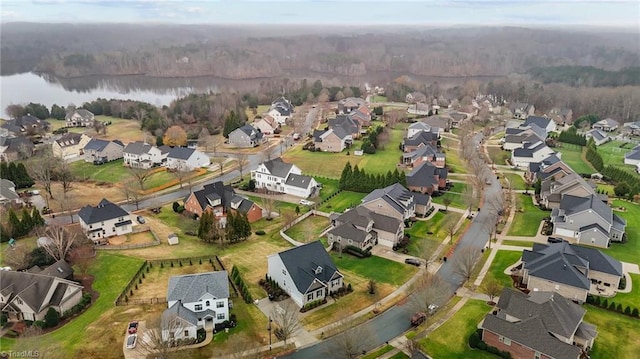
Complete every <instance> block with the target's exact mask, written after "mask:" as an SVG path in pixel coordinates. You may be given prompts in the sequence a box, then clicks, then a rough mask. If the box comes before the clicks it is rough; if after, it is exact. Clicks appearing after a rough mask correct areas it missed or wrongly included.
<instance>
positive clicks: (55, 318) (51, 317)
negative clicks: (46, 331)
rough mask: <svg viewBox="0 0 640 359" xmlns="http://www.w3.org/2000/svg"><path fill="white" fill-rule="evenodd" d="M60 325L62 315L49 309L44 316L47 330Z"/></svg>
mask: <svg viewBox="0 0 640 359" xmlns="http://www.w3.org/2000/svg"><path fill="white" fill-rule="evenodd" d="M58 323H60V313H58V311H57V310H55V309H53V308H49V310H48V311H47V314H45V315H44V325H45V327H46V328H51V327H55V326H56V325H58Z"/></svg>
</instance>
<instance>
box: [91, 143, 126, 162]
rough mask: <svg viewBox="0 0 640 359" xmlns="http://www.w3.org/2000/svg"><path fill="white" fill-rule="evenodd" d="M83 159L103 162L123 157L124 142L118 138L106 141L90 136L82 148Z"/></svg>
mask: <svg viewBox="0 0 640 359" xmlns="http://www.w3.org/2000/svg"><path fill="white" fill-rule="evenodd" d="M82 151H83V152H84V161H85V162H93V163H105V162H111V161H115V160H119V159H121V158H122V157H124V143H122V142H120V141H119V140H113V141H106V140H100V139H97V138H92V139H91V140H90V141H89V142H88V143H87V144H86V145H85V146H84V148H83V149H82Z"/></svg>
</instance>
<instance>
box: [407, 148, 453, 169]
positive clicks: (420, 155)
mask: <svg viewBox="0 0 640 359" xmlns="http://www.w3.org/2000/svg"><path fill="white" fill-rule="evenodd" d="M426 162H429V163H431V164H433V165H434V166H436V167H440V168H443V167H444V166H445V164H446V156H445V154H444V152H441V151H440V150H438V149H437V148H436V147H435V146H432V145H430V144H425V145H423V146H420V147H418V148H416V149H415V150H413V151H410V152H405V153H403V154H402V164H403V165H405V166H408V167H414V168H415V167H418V166H420V165H421V164H422V163H426Z"/></svg>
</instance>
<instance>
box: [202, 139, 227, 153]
mask: <svg viewBox="0 0 640 359" xmlns="http://www.w3.org/2000/svg"><path fill="white" fill-rule="evenodd" d="M222 142H223V141H222V139H221V137H220V136H209V137H207V140H206V148H207V151H213V155H214V156H215V155H216V151H217V149H218V147H220V145H221V144H222Z"/></svg>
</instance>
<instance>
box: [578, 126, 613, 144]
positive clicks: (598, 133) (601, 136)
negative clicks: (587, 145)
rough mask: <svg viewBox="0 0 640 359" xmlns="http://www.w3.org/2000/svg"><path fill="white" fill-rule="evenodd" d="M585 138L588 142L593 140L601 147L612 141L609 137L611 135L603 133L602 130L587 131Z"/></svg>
mask: <svg viewBox="0 0 640 359" xmlns="http://www.w3.org/2000/svg"><path fill="white" fill-rule="evenodd" d="M584 137H585V138H586V139H587V141H588V140H589V139H593V142H594V143H595V144H596V146H600V145H602V144H604V143H607V142H609V141H610V140H611V137H609V135H608V134H607V133H606V132H603V131H602V130H598V129H596V128H594V129H592V130H590V131H587V132H586V133H585V134H584Z"/></svg>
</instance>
